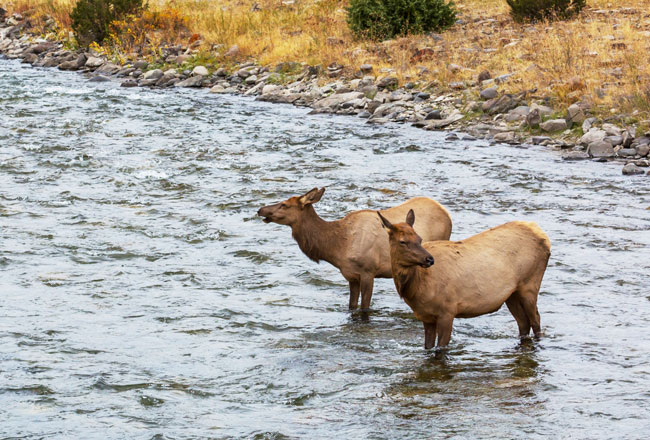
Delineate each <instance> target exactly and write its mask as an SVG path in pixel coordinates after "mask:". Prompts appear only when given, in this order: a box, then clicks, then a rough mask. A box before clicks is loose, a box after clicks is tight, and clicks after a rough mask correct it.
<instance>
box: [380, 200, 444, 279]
mask: <svg viewBox="0 0 650 440" xmlns="http://www.w3.org/2000/svg"><path fill="white" fill-rule="evenodd" d="M377 214H378V215H379V218H380V219H381V223H382V225H383V226H384V228H385V229H386V230H387V231H388V241H389V242H390V255H391V261H392V262H393V264H397V265H398V266H401V267H411V266H421V267H424V268H427V267H431V266H433V257H432V256H431V254H430V253H429V252H427V250H426V249H424V248H423V247H422V239H421V238H420V236H419V235H418V234H416V233H415V230H414V229H413V224H415V213H414V212H413V210H412V209H411V210H409V212H408V214H407V215H406V223H398V224H396V225H393V224H392V223H391V222H389V221H388V220H387V219H386V217H384V216H383V215H381V213H380V212H379V211H377Z"/></svg>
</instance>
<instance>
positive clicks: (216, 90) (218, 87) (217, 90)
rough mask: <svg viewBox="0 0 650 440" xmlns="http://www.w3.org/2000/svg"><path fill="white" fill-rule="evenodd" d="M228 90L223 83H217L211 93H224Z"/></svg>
mask: <svg viewBox="0 0 650 440" xmlns="http://www.w3.org/2000/svg"><path fill="white" fill-rule="evenodd" d="M225 90H226V88H225V87H224V86H222V85H221V84H216V85H214V86H212V88H211V89H210V93H223V92H224V91H225Z"/></svg>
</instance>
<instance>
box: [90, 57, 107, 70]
mask: <svg viewBox="0 0 650 440" xmlns="http://www.w3.org/2000/svg"><path fill="white" fill-rule="evenodd" d="M102 64H104V60H103V59H101V58H99V57H89V58H88V59H87V60H86V67H90V68H91V69H96V68H97V67H99V66H101V65H102Z"/></svg>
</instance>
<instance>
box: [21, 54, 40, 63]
mask: <svg viewBox="0 0 650 440" xmlns="http://www.w3.org/2000/svg"><path fill="white" fill-rule="evenodd" d="M37 61H38V55H36V54H35V53H28V54H27V55H25V57H24V58H23V61H22V62H23V63H27V64H34V63H35V62H37Z"/></svg>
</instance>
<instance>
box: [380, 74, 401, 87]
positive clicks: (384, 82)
mask: <svg viewBox="0 0 650 440" xmlns="http://www.w3.org/2000/svg"><path fill="white" fill-rule="evenodd" d="M397 84H398V80H397V78H396V77H394V76H386V77H384V78H382V79H380V80H379V82H378V83H377V87H379V88H382V89H384V88H390V87H396V86H397Z"/></svg>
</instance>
